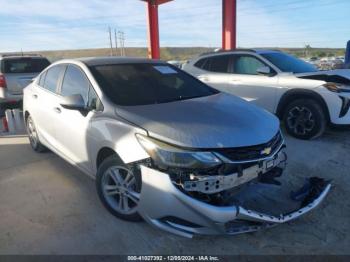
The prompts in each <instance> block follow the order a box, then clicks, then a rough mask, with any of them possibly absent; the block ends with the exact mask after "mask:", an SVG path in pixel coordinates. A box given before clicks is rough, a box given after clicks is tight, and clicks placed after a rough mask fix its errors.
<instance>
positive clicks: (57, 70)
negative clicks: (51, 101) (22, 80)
mask: <svg viewBox="0 0 350 262" xmlns="http://www.w3.org/2000/svg"><path fill="white" fill-rule="evenodd" d="M63 69H64V66H63V65H57V66H53V67H51V68H50V69H49V70H47V73H46V77H45V80H44V88H45V89H47V90H50V91H51V92H54V93H56V89H57V84H58V81H59V79H60V76H61V73H62V70H63Z"/></svg>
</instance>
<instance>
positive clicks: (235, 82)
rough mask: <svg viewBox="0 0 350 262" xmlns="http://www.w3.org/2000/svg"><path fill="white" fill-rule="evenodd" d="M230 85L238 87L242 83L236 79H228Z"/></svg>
mask: <svg viewBox="0 0 350 262" xmlns="http://www.w3.org/2000/svg"><path fill="white" fill-rule="evenodd" d="M230 83H231V84H233V85H239V84H241V83H242V81H241V80H238V79H230Z"/></svg>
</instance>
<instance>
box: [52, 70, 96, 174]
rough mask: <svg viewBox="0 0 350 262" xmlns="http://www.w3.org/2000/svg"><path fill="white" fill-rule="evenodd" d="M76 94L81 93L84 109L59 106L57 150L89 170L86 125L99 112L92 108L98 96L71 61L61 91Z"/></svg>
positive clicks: (87, 127)
mask: <svg viewBox="0 0 350 262" xmlns="http://www.w3.org/2000/svg"><path fill="white" fill-rule="evenodd" d="M76 94H79V95H81V96H82V97H83V99H84V102H85V103H86V108H87V110H86V111H78V110H71V109H66V108H63V107H62V106H60V108H59V109H60V110H59V113H58V115H59V121H58V123H57V125H56V136H57V140H59V141H60V142H61V143H60V148H59V149H58V150H59V151H60V152H61V153H62V154H63V155H64V156H65V157H66V158H67V160H69V161H70V162H73V163H74V164H76V165H78V166H80V167H81V168H83V169H85V170H86V171H88V172H89V171H90V170H91V162H90V158H89V150H88V140H89V134H88V129H89V126H90V121H91V119H92V118H94V116H95V115H96V114H98V111H97V110H96V108H95V107H96V99H98V97H97V95H96V92H95V91H94V89H93V87H92V85H91V83H90V81H89V79H88V78H87V76H86V75H85V73H84V72H83V71H82V70H81V69H80V68H79V67H78V66H76V65H72V64H70V65H68V66H67V69H66V72H65V74H64V77H63V80H62V86H61V89H60V95H61V97H64V96H70V95H76Z"/></svg>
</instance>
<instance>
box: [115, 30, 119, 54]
mask: <svg viewBox="0 0 350 262" xmlns="http://www.w3.org/2000/svg"><path fill="white" fill-rule="evenodd" d="M114 42H115V55H117V54H118V37H117V29H115V28H114Z"/></svg>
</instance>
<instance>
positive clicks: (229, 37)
mask: <svg viewBox="0 0 350 262" xmlns="http://www.w3.org/2000/svg"><path fill="white" fill-rule="evenodd" d="M236 28H237V1H236V0H222V49H224V50H232V49H235V48H236Z"/></svg>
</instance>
